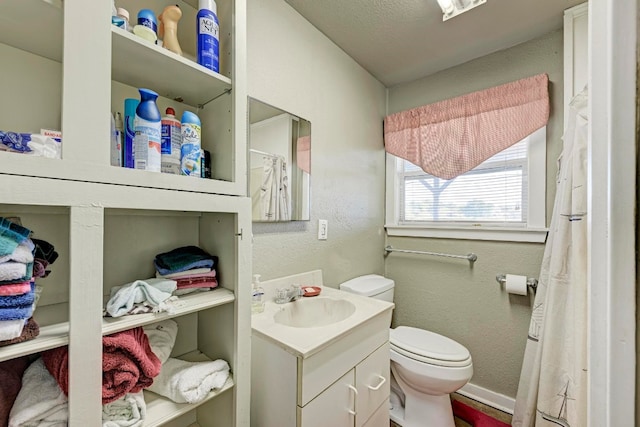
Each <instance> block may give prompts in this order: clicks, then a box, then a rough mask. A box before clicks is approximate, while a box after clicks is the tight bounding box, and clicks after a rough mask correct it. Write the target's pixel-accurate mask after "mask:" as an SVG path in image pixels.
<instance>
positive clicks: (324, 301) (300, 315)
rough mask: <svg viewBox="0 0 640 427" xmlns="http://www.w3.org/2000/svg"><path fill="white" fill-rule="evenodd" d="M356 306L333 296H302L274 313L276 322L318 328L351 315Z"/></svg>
mask: <svg viewBox="0 0 640 427" xmlns="http://www.w3.org/2000/svg"><path fill="white" fill-rule="evenodd" d="M355 311H356V306H355V305H353V303H352V302H350V301H345V300H341V299H333V298H318V297H313V298H301V299H299V300H298V301H294V302H291V303H288V304H287V305H285V306H284V307H282V309H281V310H279V311H278V312H277V313H275V314H274V315H273V320H274V321H275V322H276V323H279V324H281V325H285V326H291V327H294V328H317V327H320V326H327V325H331V324H332V323H337V322H340V321H341V320H344V319H346V318H348V317H349V316H351V315H352V314H353V313H354V312H355Z"/></svg>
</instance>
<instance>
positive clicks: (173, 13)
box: [158, 4, 182, 55]
mask: <svg viewBox="0 0 640 427" xmlns="http://www.w3.org/2000/svg"><path fill="white" fill-rule="evenodd" d="M180 18H182V10H180V6H178V5H177V4H175V5H171V6H167V7H165V8H164V10H163V11H162V13H161V14H160V15H159V16H158V21H160V28H159V29H158V37H159V38H161V39H162V47H164V48H165V49H169V50H170V51H171V52H174V53H177V54H178V55H182V49H180V43H178V21H179V20H180Z"/></svg>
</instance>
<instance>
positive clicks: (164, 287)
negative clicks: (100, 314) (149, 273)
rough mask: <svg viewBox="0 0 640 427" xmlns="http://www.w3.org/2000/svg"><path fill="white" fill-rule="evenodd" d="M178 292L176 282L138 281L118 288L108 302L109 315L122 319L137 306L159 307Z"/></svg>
mask: <svg viewBox="0 0 640 427" xmlns="http://www.w3.org/2000/svg"><path fill="white" fill-rule="evenodd" d="M175 290H176V281H175V280H169V279H145V280H136V281H135V282H132V283H127V284H126V285H124V286H122V287H120V288H118V289H117V290H116V291H115V292H114V293H112V297H111V299H109V301H108V302H107V307H106V310H107V313H109V314H110V315H111V316H112V317H120V316H124V315H125V314H127V313H129V312H130V311H131V310H132V309H133V307H134V305H135V304H139V303H142V302H146V303H148V304H149V305H151V306H154V307H157V306H159V305H160V304H161V303H162V302H164V301H165V300H166V299H167V298H169V297H171V293H172V292H173V291H175Z"/></svg>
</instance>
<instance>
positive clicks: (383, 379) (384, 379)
mask: <svg viewBox="0 0 640 427" xmlns="http://www.w3.org/2000/svg"><path fill="white" fill-rule="evenodd" d="M378 378H380V383H378V385H377V386H375V387H371V386H370V385H368V386H367V388H368V389H369V390H372V391H378V390H380V387H382V384H384V383H386V382H387V379H386V378H385V377H383V376H382V375H378Z"/></svg>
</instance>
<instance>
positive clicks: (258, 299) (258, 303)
mask: <svg viewBox="0 0 640 427" xmlns="http://www.w3.org/2000/svg"><path fill="white" fill-rule="evenodd" d="M263 311H264V289H262V287H261V286H260V275H259V274H254V275H253V283H252V284H251V314H253V313H262V312H263Z"/></svg>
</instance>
